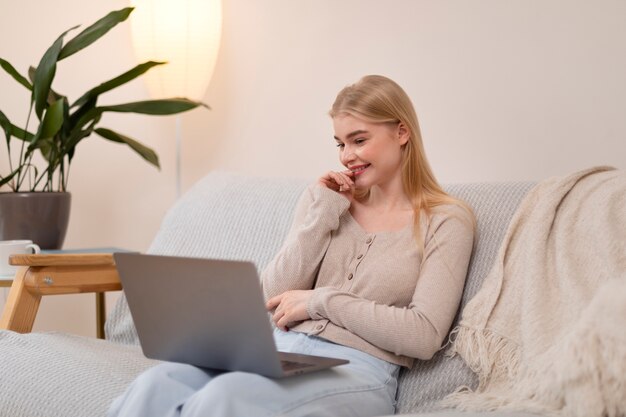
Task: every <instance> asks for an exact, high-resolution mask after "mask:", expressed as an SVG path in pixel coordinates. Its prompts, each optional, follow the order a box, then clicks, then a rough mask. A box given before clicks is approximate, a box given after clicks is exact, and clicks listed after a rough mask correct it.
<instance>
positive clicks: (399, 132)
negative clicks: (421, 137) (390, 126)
mask: <svg viewBox="0 0 626 417" xmlns="http://www.w3.org/2000/svg"><path fill="white" fill-rule="evenodd" d="M410 136H411V134H410V133H409V129H407V127H406V125H405V124H404V123H402V122H400V123H398V127H397V129H396V137H397V138H398V143H399V144H400V146H402V145H404V144H405V143H407V142H408V141H409V137H410Z"/></svg>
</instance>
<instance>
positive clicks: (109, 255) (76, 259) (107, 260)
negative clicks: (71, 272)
mask: <svg viewBox="0 0 626 417" xmlns="http://www.w3.org/2000/svg"><path fill="white" fill-rule="evenodd" d="M114 252H128V250H126V249H121V248H92V249H75V250H49V251H42V253H38V254H16V255H11V256H10V257H9V264H11V265H15V266H95V265H101V266H109V265H115V262H114V261H113V253H114ZM13 278H14V277H13V275H8V276H7V275H0V286H5V285H2V283H3V282H4V283H9V285H10V282H11V281H12V280H13Z"/></svg>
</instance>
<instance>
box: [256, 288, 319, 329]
mask: <svg viewBox="0 0 626 417" xmlns="http://www.w3.org/2000/svg"><path fill="white" fill-rule="evenodd" d="M312 293H313V290H292V291H285V292H284V293H282V294H280V295H277V296H276V297H272V298H270V299H269V300H268V301H267V305H266V306H267V309H268V310H269V311H272V310H274V314H273V316H272V320H273V321H274V324H276V327H278V328H279V329H281V330H283V331H288V330H289V327H290V326H292V324H293V323H296V322H300V321H304V320H308V319H310V318H311V316H309V313H308V311H307V303H308V302H309V298H311V295H312Z"/></svg>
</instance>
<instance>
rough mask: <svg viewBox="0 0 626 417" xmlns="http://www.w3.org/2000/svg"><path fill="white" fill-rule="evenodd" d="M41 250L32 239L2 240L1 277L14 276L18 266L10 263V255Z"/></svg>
mask: <svg viewBox="0 0 626 417" xmlns="http://www.w3.org/2000/svg"><path fill="white" fill-rule="evenodd" d="M39 252H41V249H39V246H37V245H36V244H34V243H33V241H32V240H0V277H5V278H6V277H13V276H15V273H16V272H17V268H18V267H17V266H13V265H9V256H11V255H16V254H34V253H39Z"/></svg>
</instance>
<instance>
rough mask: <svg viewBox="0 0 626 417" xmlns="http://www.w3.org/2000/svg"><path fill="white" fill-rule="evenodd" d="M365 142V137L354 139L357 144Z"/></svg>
mask: <svg viewBox="0 0 626 417" xmlns="http://www.w3.org/2000/svg"><path fill="white" fill-rule="evenodd" d="M363 142H365V139H357V140H355V141H354V143H356V144H357V145H361V144H362V143H363Z"/></svg>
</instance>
